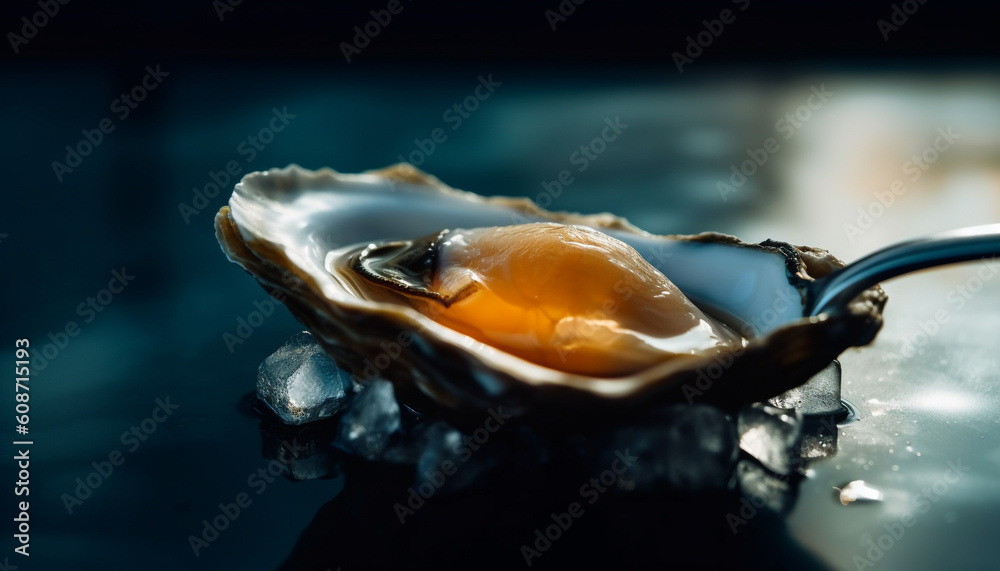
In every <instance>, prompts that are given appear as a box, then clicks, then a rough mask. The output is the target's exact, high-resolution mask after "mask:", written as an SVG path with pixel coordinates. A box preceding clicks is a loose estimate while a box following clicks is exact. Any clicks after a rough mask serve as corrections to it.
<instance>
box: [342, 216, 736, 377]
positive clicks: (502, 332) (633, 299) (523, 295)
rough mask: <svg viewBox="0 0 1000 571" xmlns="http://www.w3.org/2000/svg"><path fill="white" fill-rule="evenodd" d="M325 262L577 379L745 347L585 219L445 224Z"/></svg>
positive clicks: (347, 275) (498, 345) (453, 325)
mask: <svg viewBox="0 0 1000 571" xmlns="http://www.w3.org/2000/svg"><path fill="white" fill-rule="evenodd" d="M327 269H329V270H330V271H331V272H334V273H336V274H337V275H338V276H342V277H343V279H345V280H350V279H351V278H352V276H351V274H352V273H354V272H357V275H360V276H362V277H364V278H366V280H367V281H368V282H369V283H370V284H371V285H373V286H375V287H387V288H389V289H391V290H392V291H395V292H398V293H399V294H400V296H401V298H402V300H405V301H406V302H408V303H409V304H410V305H411V306H412V307H414V308H415V309H417V311H419V312H421V313H423V314H424V315H426V316H428V317H430V318H431V319H433V320H434V321H436V322H438V323H441V324H442V325H445V326H447V327H449V328H451V329H453V330H455V331H458V332H460V333H464V334H465V335H468V336H469V337H472V338H473V339H476V340H477V341H481V342H483V343H485V344H486V345H489V346H491V347H496V348H498V349H501V350H503V351H506V352H508V353H511V354H513V355H516V356H518V357H521V358H523V359H525V360H527V361H531V362H533V363H537V364H539V365H544V366H546V367H551V368H553V369H558V370H562V371H567V372H571V373H576V374H581V375H593V376H597V377H614V376H621V375H628V374H632V373H635V372H637V371H640V370H642V369H645V368H648V367H650V366H652V365H654V364H656V363H660V362H663V361H665V360H667V359H670V358H676V357H679V356H684V355H688V356H690V355H693V354H699V353H711V354H718V353H722V352H728V351H732V350H734V349H737V348H740V347H742V338H741V337H740V336H739V335H737V334H736V333H735V332H732V331H731V330H729V329H727V328H726V327H725V326H723V325H722V324H721V323H719V322H717V321H715V320H714V319H712V318H710V317H708V316H707V315H705V314H704V313H703V312H702V311H701V310H700V309H698V307H696V306H695V305H694V304H693V303H691V301H690V300H688V299H687V298H686V297H685V296H684V294H683V293H681V291H680V290H679V289H677V286H675V285H674V284H673V283H671V282H670V280H668V279H667V278H666V277H665V276H664V275H663V274H662V273H660V272H659V271H658V270H657V269H656V268H654V267H653V266H652V265H650V264H649V263H648V262H647V261H646V260H644V259H643V258H642V256H640V255H639V254H638V252H636V251H635V249H633V248H632V247H631V246H629V245H627V244H625V243H624V242H621V241H620V240H617V239H615V238H612V237H610V236H608V235H607V234H604V233H602V232H598V231H597V230H594V229H592V228H587V227H586V226H567V225H564V224H556V223H552V222H536V223H531V224H519V225H515V226H501V227H491V228H476V229H471V230H445V231H442V232H439V233H435V234H432V235H431V236H428V237H425V238H423V239H420V240H415V241H405V242H389V243H388V244H378V245H372V246H368V247H366V248H364V250H363V251H361V252H360V253H349V254H346V255H345V254H342V255H339V256H332V257H330V258H328V260H327ZM358 287H359V289H361V288H364V287H366V284H358ZM369 287H370V286H369Z"/></svg>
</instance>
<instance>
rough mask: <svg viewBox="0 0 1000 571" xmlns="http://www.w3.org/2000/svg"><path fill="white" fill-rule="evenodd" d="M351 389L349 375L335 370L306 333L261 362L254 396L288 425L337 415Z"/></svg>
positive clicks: (336, 368) (294, 336)
mask: <svg viewBox="0 0 1000 571" xmlns="http://www.w3.org/2000/svg"><path fill="white" fill-rule="evenodd" d="M352 386H353V383H352V381H351V375H350V373H348V372H347V371H344V370H343V369H341V368H340V367H338V366H337V364H336V363H334V362H333V360H332V359H330V357H329V356H328V355H327V354H326V353H324V352H323V349H322V348H321V347H320V346H319V344H318V343H317V342H316V340H315V339H313V336H312V335H310V334H309V333H308V332H306V331H303V332H302V333H296V334H295V335H293V336H292V337H291V338H290V339H289V340H288V341H286V342H285V344H284V345H282V346H281V347H279V348H278V350H277V351H275V352H274V353H273V354H272V355H271V356H270V357H268V358H267V359H264V362H263V363H261V364H260V369H259V370H258V373H257V396H258V397H259V398H260V399H261V400H262V401H264V402H265V403H266V404H267V405H268V406H269V407H270V408H271V410H273V411H274V412H275V413H276V414H277V415H278V417H279V418H281V420H282V421H283V422H285V423H287V424H304V423H307V422H313V421H316V420H321V419H324V418H328V417H331V416H333V415H335V414H337V413H338V412H339V411H340V410H342V409H343V408H344V405H345V404H346V403H347V400H348V396H349V394H350V392H351V390H352Z"/></svg>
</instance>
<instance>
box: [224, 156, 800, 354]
mask: <svg viewBox="0 0 1000 571" xmlns="http://www.w3.org/2000/svg"><path fill="white" fill-rule="evenodd" d="M324 175H326V176H324ZM436 185H440V183H437V181H436V180H433V179H432V180H430V181H429V183H428V184H424V183H414V182H402V181H398V180H393V179H390V178H387V177H385V176H383V175H380V174H357V175H348V174H339V173H336V174H335V173H333V172H332V171H325V172H324V171H319V172H318V173H313V172H311V171H305V170H303V169H300V168H299V167H297V166H294V165H293V166H291V167H288V168H286V169H281V170H273V171H270V172H267V173H255V174H253V175H249V176H248V177H246V178H244V180H243V181H242V182H241V183H240V184H238V185H237V187H236V191H235V193H234V195H233V197H232V200H231V201H230V205H231V208H232V216H233V219H234V220H235V221H236V223H237V225H238V227H239V228H240V230H241V232H243V234H244V238H246V239H263V240H266V241H269V242H272V243H275V244H284V245H292V244H294V245H298V246H299V247H292V248H286V249H285V252H286V254H288V255H289V257H290V258H291V259H292V261H293V262H294V263H295V264H296V265H298V266H299V267H301V268H304V269H307V270H308V272H309V273H310V274H311V275H314V276H318V275H329V274H328V273H327V272H325V271H324V269H323V260H324V259H325V256H326V254H327V253H328V252H329V251H330V250H333V249H337V248H341V247H345V246H350V245H356V244H365V243H369V242H381V241H386V240H400V239H412V238H418V237H422V236H424V235H427V234H430V233H432V232H436V231H438V230H442V229H445V228H476V227H488V226H505V225H512V224H523V223H526V222H538V221H547V220H549V221H550V220H553V217H552V215H551V214H550V213H547V212H544V211H540V210H538V209H536V208H534V207H529V208H525V206H526V205H527V204H528V203H527V202H526V201H514V200H509V199H497V200H494V199H488V198H486V199H484V198H482V197H479V196H478V195H474V194H472V193H465V192H461V191H454V190H452V189H445V190H444V191H442V190H441V189H440V188H435V186H436ZM279 198H280V200H279ZM570 218H571V219H570V220H569V221H568V222H570V223H574V224H582V225H585V226H590V227H592V228H595V229H597V230H600V231H602V232H605V233H607V234H609V235H611V236H613V237H615V238H617V239H619V240H622V241H623V242H625V243H627V244H629V245H631V246H632V247H633V248H635V249H636V250H637V251H638V252H639V253H640V255H642V256H643V257H644V258H645V259H646V260H647V261H648V262H649V263H650V264H652V265H653V266H654V267H656V268H657V269H659V270H660V271H661V272H663V274H664V275H666V276H667V277H668V278H669V279H670V280H671V281H673V282H674V283H675V284H676V285H677V286H678V287H679V288H680V289H681V291H683V292H684V294H685V295H687V296H688V297H689V298H690V299H691V300H692V301H694V302H695V303H697V304H699V305H700V306H702V307H703V308H705V309H707V310H709V311H714V312H716V313H719V314H721V317H723V318H724V319H725V320H726V321H728V322H729V323H730V324H732V325H735V326H736V327H737V328H739V329H740V330H741V331H742V332H743V333H744V334H745V335H751V336H760V335H766V334H767V333H768V332H770V331H772V330H774V329H776V328H778V327H780V326H783V325H786V324H788V323H790V322H793V321H796V320H799V319H802V318H803V305H802V297H801V294H800V291H799V289H798V288H797V287H796V285H794V284H795V283H798V282H797V281H796V280H795V279H792V276H790V275H789V272H788V270H787V268H786V259H785V257H784V256H783V255H782V254H781V253H779V252H776V251H773V250H768V249H764V248H759V247H756V246H752V245H740V244H733V243H728V242H724V241H718V242H711V241H692V240H688V239H684V238H681V237H678V238H674V237H669V236H656V235H652V234H648V233H645V232H642V231H640V230H638V229H636V228H634V227H631V226H628V225H625V224H624V223H623V222H622V221H621V220H620V219H617V218H615V217H613V216H611V215H606V214H605V215H596V216H575V215H573V216H571V217H570ZM558 221H561V222H564V223H565V222H567V221H566V220H558ZM799 281H800V280H799ZM321 287H322V288H323V290H324V294H325V295H327V296H328V297H330V298H331V299H338V300H344V301H349V300H347V299H345V295H346V294H345V290H344V287H343V284H335V283H333V279H332V278H331V279H329V280H325V283H324V282H321ZM735 321H738V322H739V323H734V322H735Z"/></svg>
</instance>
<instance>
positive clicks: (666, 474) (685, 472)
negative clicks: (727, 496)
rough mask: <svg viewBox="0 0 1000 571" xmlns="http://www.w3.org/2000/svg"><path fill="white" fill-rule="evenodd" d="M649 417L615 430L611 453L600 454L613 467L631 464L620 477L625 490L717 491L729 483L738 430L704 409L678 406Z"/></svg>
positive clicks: (713, 411) (719, 413)
mask: <svg viewBox="0 0 1000 571" xmlns="http://www.w3.org/2000/svg"><path fill="white" fill-rule="evenodd" d="M653 418H654V420H653V421H651V422H647V423H643V424H641V425H632V426H626V427H622V428H619V429H618V430H617V431H616V432H615V435H614V437H613V438H612V442H613V446H612V448H611V449H610V450H608V451H607V452H606V453H605V454H603V455H602V456H604V457H605V458H604V459H605V461H606V462H605V464H608V465H611V466H614V464H613V462H614V459H615V458H616V457H617V458H619V459H620V458H621V457H622V456H624V457H627V458H634V459H635V460H634V466H632V467H630V468H629V469H628V470H626V471H625V472H624V473H623V474H622V475H621V477H620V480H621V481H622V483H623V485H625V486H626V487H629V488H634V489H636V490H638V491H651V490H655V489H657V488H668V489H674V490H707V489H720V488H725V487H726V486H727V485H728V484H729V482H730V480H731V479H732V476H733V469H734V467H735V466H736V459H737V456H738V452H739V449H738V447H737V439H736V427H735V425H734V423H733V422H732V420H730V419H729V417H727V416H726V414H725V413H724V412H722V411H721V410H719V409H717V408H715V407H712V406H707V405H686V404H677V405H671V406H668V407H666V408H664V409H662V410H660V411H658V412H657V413H656V414H655V415H654V417H653ZM616 453H621V455H618V454H616ZM622 462H624V461H622ZM617 467H619V468H620V465H619V466H617Z"/></svg>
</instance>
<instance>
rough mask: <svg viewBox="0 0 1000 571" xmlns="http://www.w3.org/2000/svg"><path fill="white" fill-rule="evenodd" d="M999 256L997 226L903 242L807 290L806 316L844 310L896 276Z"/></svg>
mask: <svg viewBox="0 0 1000 571" xmlns="http://www.w3.org/2000/svg"><path fill="white" fill-rule="evenodd" d="M998 254H1000V224H989V225H986V226H973V227H969V228H960V229H958V230H952V231H950V232H944V233H942V234H934V235H932V236H926V237H924V238H916V239H913V240H907V241H906V242H901V243H899V244H895V245H892V246H889V247H888V248H883V249H881V250H879V251H877V252H875V253H873V254H869V255H867V256H865V257H864V258H861V259H860V260H857V261H856V262H852V263H850V264H848V265H847V266H846V267H844V268H841V269H839V270H837V271H836V272H833V273H831V274H830V275H828V276H825V277H823V278H820V279H818V280H816V281H815V282H813V283H812V284H811V285H810V287H809V294H808V299H807V304H808V305H807V313H808V315H819V314H820V313H824V312H828V311H829V310H830V309H835V308H844V307H846V306H847V304H849V303H850V302H851V300H853V299H854V298H855V297H857V295H858V294H860V293H861V292H863V291H864V290H866V289H868V288H870V287H872V286H874V285H876V284H878V283H880V282H883V281H885V280H887V279H889V278H894V277H896V276H898V275H902V274H907V273H910V272H915V271H917V270H922V269H924V268H931V267H934V266H943V265H946V264H954V263H957V262H967V261H970V260H976V259H980V258H984V257H988V256H996V255H998Z"/></svg>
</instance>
